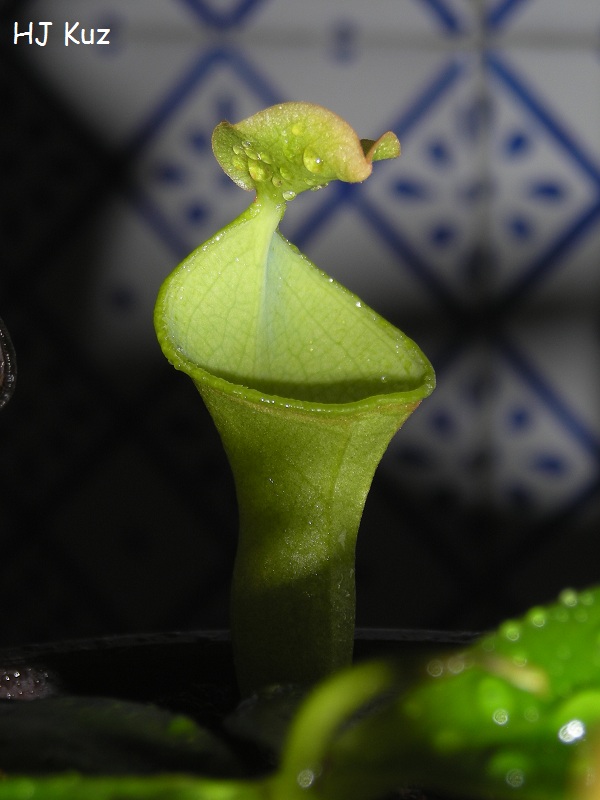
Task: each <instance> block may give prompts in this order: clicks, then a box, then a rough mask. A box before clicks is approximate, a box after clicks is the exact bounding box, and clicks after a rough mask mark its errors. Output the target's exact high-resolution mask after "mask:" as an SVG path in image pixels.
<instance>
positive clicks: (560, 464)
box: [492, 343, 599, 520]
mask: <svg viewBox="0 0 600 800" xmlns="http://www.w3.org/2000/svg"><path fill="white" fill-rule="evenodd" d="M562 349H563V352H562V359H561V360H560V362H558V359H556V361H557V362H558V363H556V364H554V368H555V371H559V370H560V366H559V364H561V365H562V366H563V367H565V369H564V370H563V372H564V375H563V376H561V377H563V382H561V383H558V384H555V383H553V381H552V379H551V378H550V377H548V376H547V375H546V374H544V372H543V371H542V370H541V369H540V368H539V366H538V365H537V364H536V363H535V361H534V360H529V353H528V352H526V351H525V350H519V349H518V348H517V347H515V346H513V345H512V343H511V344H510V345H507V346H506V347H505V349H504V353H503V355H504V358H502V359H501V360H499V362H498V365H497V376H498V377H497V394H496V398H495V402H494V407H493V420H492V431H493V438H494V450H495V453H496V457H495V459H494V469H493V473H492V481H493V486H494V505H496V507H498V508H500V509H504V510H506V511H512V512H513V513H514V514H515V515H521V516H523V515H524V516H525V519H529V520H531V519H543V518H547V517H548V516H551V515H552V514H556V513H557V512H559V511H560V510H561V509H563V508H565V507H567V506H571V505H572V503H573V501H574V499H575V498H577V497H580V496H582V495H584V494H585V492H586V490H587V488H588V487H589V486H590V485H591V484H593V483H595V482H596V481H597V479H598V473H599V463H598V439H597V434H596V433H595V432H594V430H593V429H588V428H586V424H585V421H584V420H583V418H582V417H580V416H579V415H578V410H577V408H576V407H575V408H574V407H571V406H570V404H569V400H570V398H569V397H568V396H565V393H564V391H563V383H566V382H567V379H568V376H569V372H571V373H572V372H573V369H572V368H571V365H570V362H571V361H572V360H573V353H572V352H571V350H570V349H569V348H566V347H563V348H562ZM546 358H547V356H546ZM594 360H596V359H594ZM584 382H585V383H588V384H589V382H590V381H589V379H587V380H586V381H584ZM580 388H583V386H580ZM572 389H573V387H571V390H572ZM593 390H594V391H593V394H592V395H591V396H589V397H588V402H589V403H590V404H591V403H592V398H593V397H594V396H595V397H596V398H597V396H598V387H597V386H594V387H593ZM595 422H596V421H595Z"/></svg>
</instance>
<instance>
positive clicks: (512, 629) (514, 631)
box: [501, 622, 521, 642]
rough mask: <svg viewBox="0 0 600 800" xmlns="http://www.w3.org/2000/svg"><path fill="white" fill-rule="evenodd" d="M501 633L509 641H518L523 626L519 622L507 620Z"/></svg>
mask: <svg viewBox="0 0 600 800" xmlns="http://www.w3.org/2000/svg"><path fill="white" fill-rule="evenodd" d="M501 633H502V636H504V638H505V639H508V641H509V642H518V641H519V639H520V637H521V626H520V625H519V624H518V623H517V622H507V623H505V624H504V625H503V626H502V628H501Z"/></svg>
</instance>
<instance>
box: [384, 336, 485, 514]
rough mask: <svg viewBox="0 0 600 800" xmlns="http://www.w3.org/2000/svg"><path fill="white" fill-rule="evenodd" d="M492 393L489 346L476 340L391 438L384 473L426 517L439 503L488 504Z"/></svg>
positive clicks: (442, 371)
mask: <svg viewBox="0 0 600 800" xmlns="http://www.w3.org/2000/svg"><path fill="white" fill-rule="evenodd" d="M493 392H494V381H493V364H492V362H491V360H490V351H489V348H488V347H487V346H486V345H483V344H481V343H478V342H474V343H473V344H472V345H470V346H468V347H466V348H464V349H461V350H457V352H456V353H455V354H454V356H453V358H452V359H450V360H449V361H448V364H447V365H446V368H445V369H440V370H439V372H438V385H437V387H436V390H435V392H434V393H433V394H432V395H431V397H429V398H427V399H426V400H425V401H424V402H423V404H422V405H421V406H420V407H419V408H418V409H417V410H416V411H415V412H414V413H413V415H412V416H411V417H410V418H409V419H408V421H407V422H406V423H405V424H404V426H403V428H402V429H401V430H400V431H399V432H398V434H397V435H396V436H395V437H394V439H393V440H392V443H391V444H390V447H389V449H388V452H387V453H386V455H385V456H384V459H383V461H382V469H383V470H385V471H386V472H387V473H388V474H389V475H390V476H391V477H393V479H394V481H395V482H396V483H397V484H398V486H399V488H400V490H401V491H402V492H408V493H410V494H411V496H414V497H415V498H419V497H420V498H421V501H422V503H423V510H424V513H425V515H427V514H430V513H434V514H435V513H436V512H439V511H440V509H439V508H437V506H438V505H439V506H440V507H441V508H442V509H443V507H444V506H445V505H446V504H448V503H450V504H451V505H452V506H453V507H455V508H463V509H468V508H474V507H481V506H482V505H484V504H485V503H486V502H487V501H489V499H490V497H489V484H488V474H489V466H490V458H491V452H490V447H491V443H492V439H491V431H490V429H489V419H490V409H491V405H492V403H493V401H494V396H493Z"/></svg>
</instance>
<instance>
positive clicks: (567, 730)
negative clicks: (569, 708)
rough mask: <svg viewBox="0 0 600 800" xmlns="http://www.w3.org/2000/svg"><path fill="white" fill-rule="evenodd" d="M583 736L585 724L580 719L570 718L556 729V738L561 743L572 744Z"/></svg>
mask: <svg viewBox="0 0 600 800" xmlns="http://www.w3.org/2000/svg"><path fill="white" fill-rule="evenodd" d="M584 736H585V725H584V724H583V722H582V721H581V720H580V719H572V720H571V721H570V722H567V724H566V725H563V726H562V728H561V729H560V730H559V731H558V738H559V739H560V741H561V742H563V744H572V743H573V742H576V741H578V740H579V739H582V738H583V737H584Z"/></svg>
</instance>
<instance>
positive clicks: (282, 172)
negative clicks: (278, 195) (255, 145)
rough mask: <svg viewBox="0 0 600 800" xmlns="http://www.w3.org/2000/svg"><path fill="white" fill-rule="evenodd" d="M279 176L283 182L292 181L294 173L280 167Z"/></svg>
mask: <svg viewBox="0 0 600 800" xmlns="http://www.w3.org/2000/svg"><path fill="white" fill-rule="evenodd" d="M279 174H280V175H281V177H282V178H283V180H284V181H292V180H294V173H293V172H291V171H290V170H289V169H288V168H287V167H280V168H279Z"/></svg>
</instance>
